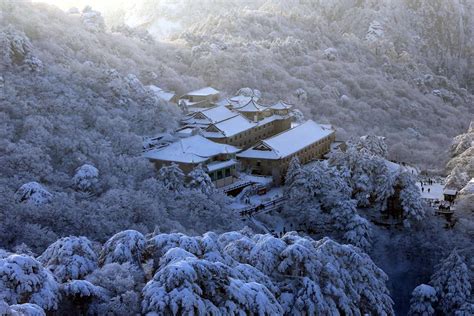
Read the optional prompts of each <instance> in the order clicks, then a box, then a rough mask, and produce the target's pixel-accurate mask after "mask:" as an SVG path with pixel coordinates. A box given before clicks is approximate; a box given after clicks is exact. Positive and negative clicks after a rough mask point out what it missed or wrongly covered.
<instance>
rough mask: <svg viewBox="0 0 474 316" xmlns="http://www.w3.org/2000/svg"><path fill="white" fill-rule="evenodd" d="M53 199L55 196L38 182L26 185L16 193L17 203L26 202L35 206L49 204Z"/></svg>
mask: <svg viewBox="0 0 474 316" xmlns="http://www.w3.org/2000/svg"><path fill="white" fill-rule="evenodd" d="M52 198H53V195H52V194H51V193H49V192H48V190H46V189H45V188H44V187H43V186H42V185H41V184H39V183H38V182H28V183H25V184H23V185H22V186H21V187H20V188H19V189H18V191H17V192H16V193H15V199H16V201H17V202H20V203H21V202H26V203H28V204H33V205H40V204H44V203H49V202H50V201H51V199H52Z"/></svg>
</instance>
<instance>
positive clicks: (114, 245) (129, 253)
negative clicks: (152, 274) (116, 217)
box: [99, 230, 145, 266]
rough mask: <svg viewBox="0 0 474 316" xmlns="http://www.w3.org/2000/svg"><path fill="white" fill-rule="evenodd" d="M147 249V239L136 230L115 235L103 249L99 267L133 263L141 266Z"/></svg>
mask: <svg viewBox="0 0 474 316" xmlns="http://www.w3.org/2000/svg"><path fill="white" fill-rule="evenodd" d="M144 249H145V237H144V236H143V235H142V234H141V233H139V232H137V231H135V230H124V231H121V232H119V233H117V234H115V235H113V236H112V237H111V238H110V239H109V240H107V242H106V243H105V244H104V246H103V247H102V251H101V253H100V256H99V265H100V266H103V265H105V264H108V263H113V262H115V263H125V262H128V263H131V264H134V265H136V266H140V265H141V262H142V258H143V251H144Z"/></svg>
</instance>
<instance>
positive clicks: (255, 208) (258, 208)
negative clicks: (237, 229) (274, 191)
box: [239, 196, 286, 216]
mask: <svg viewBox="0 0 474 316" xmlns="http://www.w3.org/2000/svg"><path fill="white" fill-rule="evenodd" d="M285 200H286V198H285V197H283V196H281V197H279V198H276V199H273V200H270V201H268V202H265V203H262V204H259V205H251V206H248V207H246V208H243V209H240V210H239V214H240V216H253V215H255V214H260V213H266V212H270V211H273V210H275V209H277V208H279V207H280V206H281V205H283V203H284V202H285Z"/></svg>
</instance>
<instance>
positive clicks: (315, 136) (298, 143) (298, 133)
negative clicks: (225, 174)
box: [237, 120, 335, 184]
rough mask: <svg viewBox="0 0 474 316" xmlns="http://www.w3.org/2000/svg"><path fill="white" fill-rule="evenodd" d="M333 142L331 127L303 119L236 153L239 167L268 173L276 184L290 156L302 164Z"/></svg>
mask: <svg viewBox="0 0 474 316" xmlns="http://www.w3.org/2000/svg"><path fill="white" fill-rule="evenodd" d="M334 141H335V131H334V130H333V129H332V128H329V127H326V126H322V125H319V124H317V123H315V122H314V121H311V120H309V121H307V122H305V123H303V124H301V125H298V126H296V127H294V128H292V129H289V130H286V131H283V132H281V133H280V134H278V135H275V136H272V137H270V138H267V139H263V140H261V141H259V142H258V143H257V144H256V145H254V146H252V147H251V148H249V149H247V150H244V151H242V152H240V153H238V154H237V159H238V160H239V162H240V164H241V169H242V170H246V171H248V172H250V173H253V174H258V175H267V176H272V177H273V181H274V182H275V183H276V184H280V183H282V182H283V181H284V176H285V175H286V171H287V170H288V165H289V163H290V161H291V159H292V158H293V157H298V158H299V160H300V162H301V163H302V164H306V163H308V162H310V161H313V160H316V159H321V158H323V156H324V155H325V154H326V153H327V152H329V150H330V148H331V143H332V142H334Z"/></svg>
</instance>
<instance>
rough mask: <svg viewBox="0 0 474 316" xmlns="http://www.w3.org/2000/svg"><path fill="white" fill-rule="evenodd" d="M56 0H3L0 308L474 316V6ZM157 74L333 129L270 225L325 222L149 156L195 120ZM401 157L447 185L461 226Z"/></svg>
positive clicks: (297, 175) (10, 311)
mask: <svg viewBox="0 0 474 316" xmlns="http://www.w3.org/2000/svg"><path fill="white" fill-rule="evenodd" d="M46 2H48V1H46ZM49 2H55V3H56V4H58V5H59V8H58V7H55V6H52V5H50V4H47V3H42V1H33V2H30V1H8V0H7V1H2V0H0V201H1V203H0V314H2V315H3V314H6V315H44V313H46V314H57V315H62V314H88V313H89V314H99V315H104V314H107V313H108V314H113V315H133V314H147V313H150V314H153V313H156V314H192V313H194V314H199V315H200V314H215V315H219V314H239V313H240V314H261V315H364V314H370V315H394V314H397V315H404V314H407V313H408V314H409V315H425V314H426V315H435V314H439V315H474V296H473V293H472V286H473V285H474V284H472V282H473V280H474V259H473V258H472V255H471V254H472V241H473V238H474V235H473V232H474V216H473V211H474V207H473V205H474V200H473V199H474V183H473V182H472V180H471V179H473V177H474V171H473V170H474V160H473V159H474V154H473V148H474V147H473V141H474V134H473V133H474V125H473V124H474V123H472V121H474V103H473V102H474V97H473V92H474V71H473V69H474V57H473V56H474V3H473V2H472V1H469V0H433V1H418V0H415V1H414V0H383V1H372V0H362V1H346V0H336V1H324V0H314V1H297V0H254V1H247V0H229V1H223V0H202V1H194V0H181V1H165V0H143V1H94V3H95V4H94V3H92V7H89V6H86V7H85V4H87V3H88V2H87V1H85V0H84V1H82V0H77V1H70V2H68V1H65V2H67V5H66V4H65V2H63V3H61V1H49ZM74 5H75V6H77V8H73V6H74ZM153 86H159V87H161V88H163V89H166V90H172V91H175V92H176V93H177V94H178V95H183V94H184V93H186V92H188V91H190V90H192V89H197V88H200V87H203V86H213V87H215V88H217V89H219V90H220V91H222V92H223V94H224V95H227V96H231V95H233V94H235V93H236V92H237V91H238V90H239V89H241V88H242V87H251V88H252V89H258V90H259V91H261V93H262V96H261V100H262V101H264V102H268V103H270V102H276V101H278V100H280V99H283V100H285V101H287V102H290V103H291V104H294V105H295V107H296V109H298V110H300V111H301V112H302V113H303V114H304V116H305V117H306V118H308V119H313V120H315V121H317V122H321V123H328V124H332V125H333V126H334V127H335V128H336V132H337V138H338V140H344V141H347V144H348V149H347V150H346V151H345V152H339V153H336V154H334V155H331V157H330V158H329V159H328V160H327V161H325V162H317V163H314V164H312V165H311V166H310V167H304V166H301V165H300V163H299V161H298V160H297V159H294V160H293V161H291V164H290V169H289V170H288V174H287V182H286V184H285V185H284V186H283V187H282V191H283V192H284V194H285V196H287V197H288V199H287V200H286V202H285V203H284V205H283V207H282V211H281V213H279V214H277V215H271V214H262V215H259V216H258V217H257V219H258V221H259V222H261V223H263V224H265V225H268V223H274V222H276V221H282V222H284V223H285V226H286V228H288V230H295V231H296V230H298V231H299V229H300V228H303V227H304V228H305V229H308V228H310V229H309V231H311V233H309V234H299V233H296V232H294V231H290V232H285V234H281V236H272V235H271V234H269V233H265V232H262V231H259V230H258V227H255V226H253V225H252V223H251V222H248V221H243V220H242V219H241V218H240V216H239V214H238V213H236V212H235V211H234V210H232V209H231V208H230V207H229V205H230V204H232V203H233V202H235V201H234V198H232V197H229V196H227V195H225V194H223V193H222V192H220V191H218V190H217V189H216V188H214V187H213V185H212V183H211V181H210V178H209V177H208V176H207V174H205V173H204V172H203V170H202V169H200V168H196V169H195V170H193V171H192V172H191V173H189V174H188V175H185V174H184V173H183V172H182V171H181V170H180V169H179V168H177V167H176V166H173V165H172V166H170V167H166V168H161V169H160V170H159V171H157V170H155V168H154V167H153V165H152V164H150V162H149V161H147V160H146V159H144V158H142V157H141V154H142V151H143V141H144V139H146V138H148V137H153V136H155V135H156V134H157V133H160V132H170V131H172V130H174V129H175V128H176V127H177V126H178V125H179V120H180V118H181V115H182V113H181V112H180V110H179V109H178V107H176V106H173V105H172V104H170V103H168V102H166V101H164V100H162V99H161V98H160V97H159V96H158V95H157V93H156V89H154V87H153ZM469 124H470V125H469ZM364 135H377V136H381V137H374V136H369V137H367V136H364ZM361 136H364V137H361ZM389 161H397V162H400V163H401V162H403V163H407V164H409V165H412V166H415V167H416V169H417V170H421V171H423V172H424V173H425V174H428V175H437V176H438V175H439V176H441V175H442V176H447V178H446V185H447V186H449V187H450V188H453V189H456V190H458V191H459V203H458V209H459V215H458V217H457V219H456V220H457V222H456V225H455V226H454V227H451V228H450V229H446V227H445V226H446V223H445V221H444V220H443V219H441V218H440V217H438V216H435V215H433V214H432V213H433V212H432V210H431V208H430V207H428V206H427V205H426V203H425V201H424V200H423V199H422V198H421V195H420V193H419V189H418V187H417V181H418V180H417V179H416V178H415V177H414V175H413V174H410V172H408V171H407V170H402V169H397V168H396V167H394V164H393V163H390V162H389ZM395 193H397V194H399V198H400V201H401V205H402V215H401V216H402V225H399V226H397V227H396V228H393V229H389V228H386V227H383V226H380V225H375V224H374V222H375V220H374V219H377V220H378V217H379V216H380V214H384V212H386V210H387V204H388V203H389V201H390V198H391V197H392V196H393V195H394V194H395ZM248 226H250V227H248ZM290 227H291V228H293V229H289V228H290Z"/></svg>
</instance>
